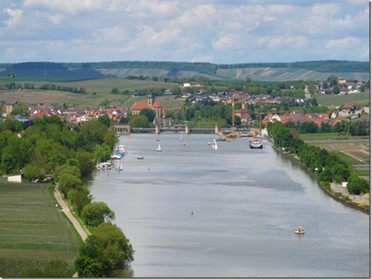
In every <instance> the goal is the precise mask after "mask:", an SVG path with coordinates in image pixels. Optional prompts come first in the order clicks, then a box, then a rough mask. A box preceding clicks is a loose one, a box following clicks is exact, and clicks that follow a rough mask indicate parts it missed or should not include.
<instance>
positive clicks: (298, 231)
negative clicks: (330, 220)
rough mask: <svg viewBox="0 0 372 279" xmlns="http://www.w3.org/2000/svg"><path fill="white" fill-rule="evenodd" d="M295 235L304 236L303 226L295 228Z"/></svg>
mask: <svg viewBox="0 0 372 279" xmlns="http://www.w3.org/2000/svg"><path fill="white" fill-rule="evenodd" d="M294 233H295V234H305V228H304V227H303V226H297V227H296V229H295V230H294Z"/></svg>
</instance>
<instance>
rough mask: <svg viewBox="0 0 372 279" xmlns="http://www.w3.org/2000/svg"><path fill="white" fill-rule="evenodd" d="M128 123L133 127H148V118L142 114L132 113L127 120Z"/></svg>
mask: <svg viewBox="0 0 372 279" xmlns="http://www.w3.org/2000/svg"><path fill="white" fill-rule="evenodd" d="M129 125H130V126H131V127H133V128H149V127H150V122H149V119H148V118H147V117H146V116H144V115H134V116H133V117H132V118H131V120H130V121H129Z"/></svg>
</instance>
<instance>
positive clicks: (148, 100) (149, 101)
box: [147, 94, 154, 108]
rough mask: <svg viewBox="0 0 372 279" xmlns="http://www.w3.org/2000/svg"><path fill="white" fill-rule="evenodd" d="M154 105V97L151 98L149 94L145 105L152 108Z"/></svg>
mask: <svg viewBox="0 0 372 279" xmlns="http://www.w3.org/2000/svg"><path fill="white" fill-rule="evenodd" d="M153 104H154V97H153V96H152V94H149V95H148V96H147V105H148V106H149V107H150V108H152V105H153Z"/></svg>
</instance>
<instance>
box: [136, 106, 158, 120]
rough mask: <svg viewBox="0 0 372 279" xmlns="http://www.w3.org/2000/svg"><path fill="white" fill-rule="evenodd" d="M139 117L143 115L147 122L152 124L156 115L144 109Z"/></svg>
mask: <svg viewBox="0 0 372 279" xmlns="http://www.w3.org/2000/svg"><path fill="white" fill-rule="evenodd" d="M139 115H144V116H146V117H147V119H148V120H149V122H150V123H151V122H153V121H154V119H155V116H156V113H155V111H154V110H153V109H150V108H144V109H143V110H141V111H140V113H139Z"/></svg>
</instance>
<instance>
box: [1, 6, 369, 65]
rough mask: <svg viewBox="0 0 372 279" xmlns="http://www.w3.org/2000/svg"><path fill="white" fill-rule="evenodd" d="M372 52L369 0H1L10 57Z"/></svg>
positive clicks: (298, 56) (4, 44)
mask: <svg viewBox="0 0 372 279" xmlns="http://www.w3.org/2000/svg"><path fill="white" fill-rule="evenodd" d="M313 60H352V61H369V1H368V0H0V63H19V62H29V61H50V62H102V61H176V62H210V63H215V64H234V63H260V62H295V61H313Z"/></svg>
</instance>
